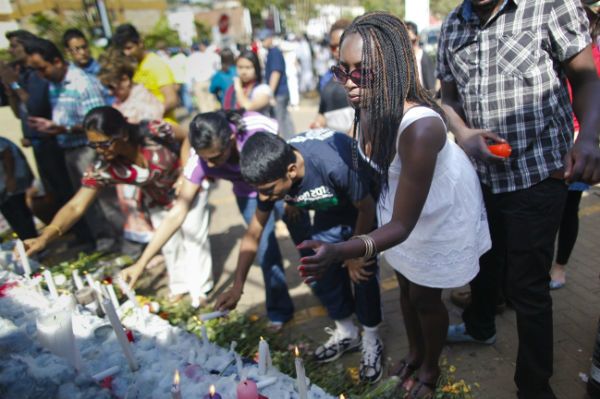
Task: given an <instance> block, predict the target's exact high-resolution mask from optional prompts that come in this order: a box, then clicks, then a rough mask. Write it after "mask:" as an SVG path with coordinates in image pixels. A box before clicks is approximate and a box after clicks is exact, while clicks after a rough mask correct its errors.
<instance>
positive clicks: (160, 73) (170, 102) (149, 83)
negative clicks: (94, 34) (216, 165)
mask: <svg viewBox="0 0 600 399" xmlns="http://www.w3.org/2000/svg"><path fill="white" fill-rule="evenodd" d="M113 43H114V46H115V47H116V48H117V49H118V50H120V51H121V52H122V53H123V54H124V55H126V56H128V57H133V58H134V59H135V60H136V61H137V62H138V67H137V69H136V71H135V74H134V75H133V81H134V82H135V83H140V84H142V85H144V87H146V89H148V91H150V93H152V94H154V96H156V98H158V99H159V100H160V101H161V102H162V103H163V105H164V108H165V109H164V112H165V113H164V120H165V121H166V122H170V123H177V119H176V117H175V108H177V105H179V97H178V96H177V84H176V82H175V77H174V76H173V72H172V71H171V68H170V67H169V65H168V64H167V63H166V61H165V60H163V59H161V57H160V56H158V55H156V54H154V53H151V52H149V51H147V50H146V49H145V47H144V43H143V42H142V38H141V36H140V34H139V33H138V31H137V29H136V28H135V27H134V26H133V25H131V24H123V25H120V26H118V27H117V29H116V30H115V34H114V36H113Z"/></svg>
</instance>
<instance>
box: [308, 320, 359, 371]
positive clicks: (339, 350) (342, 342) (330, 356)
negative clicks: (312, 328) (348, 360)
mask: <svg viewBox="0 0 600 399" xmlns="http://www.w3.org/2000/svg"><path fill="white" fill-rule="evenodd" d="M325 332H326V333H327V334H330V335H331V337H329V339H328V340H327V342H325V343H324V344H323V345H321V346H319V347H317V349H316V350H315V360H316V361H317V362H319V363H327V362H332V361H334V360H336V359H338V358H339V357H340V356H342V355H343V354H344V352H348V351H351V350H356V349H358V347H359V346H360V334H356V336H344V335H342V334H341V332H340V331H339V330H337V329H336V330H334V329H332V328H329V327H325Z"/></svg>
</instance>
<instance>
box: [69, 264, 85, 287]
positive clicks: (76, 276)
mask: <svg viewBox="0 0 600 399" xmlns="http://www.w3.org/2000/svg"><path fill="white" fill-rule="evenodd" d="M71 274H72V276H73V283H74V284H75V288H76V289H78V290H80V289H82V288H83V280H82V279H81V276H80V275H79V270H77V269H75V270H73V273H71Z"/></svg>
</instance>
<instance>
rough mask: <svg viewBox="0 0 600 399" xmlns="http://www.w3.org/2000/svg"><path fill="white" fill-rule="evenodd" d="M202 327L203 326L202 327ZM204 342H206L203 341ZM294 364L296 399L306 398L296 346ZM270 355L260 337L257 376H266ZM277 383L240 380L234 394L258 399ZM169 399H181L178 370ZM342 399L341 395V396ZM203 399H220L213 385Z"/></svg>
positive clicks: (240, 398) (267, 346) (242, 398)
mask: <svg viewBox="0 0 600 399" xmlns="http://www.w3.org/2000/svg"><path fill="white" fill-rule="evenodd" d="M202 327H204V325H202ZM205 331H206V330H205V329H203V331H202V332H203V334H202V335H203V337H204V336H205ZM205 342H206V341H205ZM294 354H295V359H294V364H295V367H296V385H297V388H298V397H299V398H300V399H307V398H308V385H307V383H306V371H305V369H304V363H303V361H302V358H301V357H300V351H299V350H298V347H297V346H296V347H295V348H294ZM271 363H272V360H271V353H270V351H269V344H268V343H267V341H266V340H264V339H263V338H262V337H260V341H259V343H258V375H261V376H262V375H266V374H267V372H268V369H269V368H270V367H271V366H272V364H271ZM240 368H241V364H239V363H238V374H240V378H242V375H241V374H242V372H241V370H240ZM276 382H277V378H276V377H268V378H265V379H262V380H260V381H259V382H258V383H256V382H254V381H252V380H248V379H242V381H241V382H240V383H239V384H238V386H237V389H236V393H237V399H259V398H260V397H261V396H260V395H259V394H258V390H259V389H262V388H265V387H267V386H269V385H271V384H274V383H276ZM171 398H172V399H182V396H181V386H180V377H179V370H175V375H174V377H173V385H172V387H171ZM341 398H343V395H342V396H341ZM203 399H221V395H220V394H219V393H218V392H216V388H215V386H214V385H211V386H210V389H209V392H208V394H206V395H205V396H204V398H203Z"/></svg>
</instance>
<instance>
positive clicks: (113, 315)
mask: <svg viewBox="0 0 600 399" xmlns="http://www.w3.org/2000/svg"><path fill="white" fill-rule="evenodd" d="M102 304H103V305H104V310H105V312H106V315H107V316H108V320H109V321H110V324H111V325H112V328H113V330H115V334H116V335H117V340H118V341H119V344H120V345H121V349H123V354H124V355H125V358H127V363H129V368H130V369H131V371H136V370H137V369H138V368H139V366H138V363H137V361H136V360H135V358H134V357H133V353H132V352H131V346H129V341H128V340H127V337H126V336H125V331H124V330H123V325H122V324H121V321H120V320H119V316H117V312H116V311H115V308H114V307H113V305H112V303H111V302H110V300H108V299H105V300H103V301H102Z"/></svg>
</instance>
